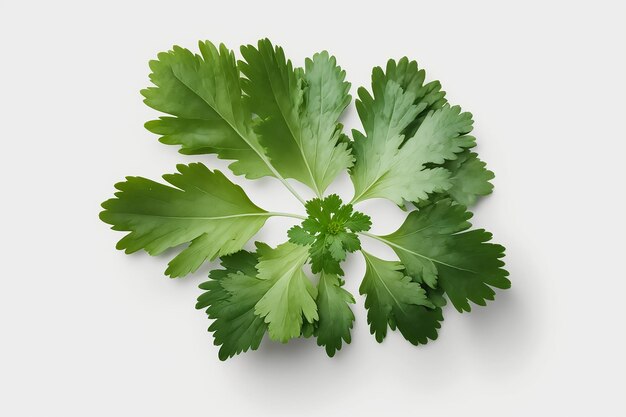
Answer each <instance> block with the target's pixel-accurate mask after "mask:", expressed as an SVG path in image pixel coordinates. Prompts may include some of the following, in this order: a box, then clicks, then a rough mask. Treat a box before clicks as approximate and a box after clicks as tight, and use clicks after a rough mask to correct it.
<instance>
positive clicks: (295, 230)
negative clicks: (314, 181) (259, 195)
mask: <svg viewBox="0 0 626 417" xmlns="http://www.w3.org/2000/svg"><path fill="white" fill-rule="evenodd" d="M305 207H306V211H307V214H308V215H309V217H308V218H307V219H306V220H304V221H303V222H302V226H294V227H292V228H291V229H289V231H288V232H287V235H288V236H289V241H290V242H293V243H296V244H298V245H303V246H308V247H310V251H309V252H310V255H311V270H312V271H313V272H314V273H317V272H320V271H324V272H326V273H328V274H336V275H340V276H342V275H343V274H344V272H343V270H342V269H341V267H340V266H339V265H340V263H341V262H342V261H343V260H345V259H346V255H347V253H348V252H354V251H357V250H359V249H360V248H361V241H360V240H359V238H358V236H357V235H356V232H364V231H367V230H369V228H370V227H371V225H372V222H371V220H370V218H369V216H367V215H365V214H363V213H360V212H358V211H357V212H353V208H352V205H351V204H346V205H342V202H341V199H340V198H339V196H338V195H336V194H331V195H329V196H328V197H326V198H325V199H323V200H322V199H319V198H314V199H312V200H309V201H307V203H306V205H305Z"/></svg>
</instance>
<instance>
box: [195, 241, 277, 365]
mask: <svg viewBox="0 0 626 417" xmlns="http://www.w3.org/2000/svg"><path fill="white" fill-rule="evenodd" d="M257 261H258V256H257V254H254V253H250V252H247V251H239V252H237V253H234V254H232V255H228V256H225V257H222V266H223V267H224V268H225V269H215V270H213V271H211V273H210V274H209V278H210V280H209V281H207V282H205V283H203V284H200V288H201V289H203V290H205V292H204V293H203V294H202V295H200V296H199V297H198V303H197V304H196V308H197V309H201V308H206V313H207V315H208V316H209V318H210V319H214V322H213V323H212V324H211V326H210V327H209V331H210V332H213V338H214V341H215V345H216V346H220V350H219V358H220V359H221V360H226V359H228V358H230V357H232V356H234V355H237V354H239V353H241V352H246V351H247V350H248V349H252V350H256V349H257V348H258V347H259V345H260V344H261V340H262V339H263V335H264V334H265V332H266V330H267V324H266V323H265V321H264V320H263V319H262V318H261V317H259V316H257V315H256V314H254V306H255V305H256V304H257V303H258V302H259V300H260V299H261V298H262V297H263V295H264V294H265V293H266V292H267V291H268V289H269V288H270V286H271V282H269V281H266V280H260V279H258V278H256V275H257V270H256V264H257Z"/></svg>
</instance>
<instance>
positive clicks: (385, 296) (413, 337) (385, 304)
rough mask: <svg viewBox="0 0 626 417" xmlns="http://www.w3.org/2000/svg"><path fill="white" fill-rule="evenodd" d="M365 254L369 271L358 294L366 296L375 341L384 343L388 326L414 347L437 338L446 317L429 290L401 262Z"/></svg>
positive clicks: (367, 270) (366, 272) (369, 320)
mask: <svg viewBox="0 0 626 417" xmlns="http://www.w3.org/2000/svg"><path fill="white" fill-rule="evenodd" d="M362 252H363V256H364V257H365V264H366V270H365V277H364V278H363V282H362V283H361V286H360V288H359V292H360V293H361V294H363V295H365V296H366V299H365V308H367V310H368V311H367V322H368V323H369V324H370V331H371V333H372V334H373V335H375V337H376V340H377V341H378V342H382V341H383V339H384V338H385V336H386V335H387V327H390V328H391V329H392V330H395V329H396V328H397V329H398V330H400V333H402V336H404V338H405V339H406V340H408V341H409V342H411V343H413V344H414V345H417V344H424V343H426V342H428V339H431V340H434V339H436V338H437V329H438V328H439V327H440V323H439V322H440V321H442V320H443V316H442V315H441V309H440V308H438V307H437V308H435V306H434V305H433V304H432V303H431V302H430V300H428V298H427V297H426V291H424V289H423V288H422V287H421V286H420V285H419V284H418V283H416V282H413V281H412V280H411V277H409V276H407V275H406V274H405V273H404V271H403V269H404V267H403V265H402V264H401V263H400V262H397V261H385V260H383V259H379V258H377V257H375V256H373V255H370V254H369V253H367V252H365V251H362Z"/></svg>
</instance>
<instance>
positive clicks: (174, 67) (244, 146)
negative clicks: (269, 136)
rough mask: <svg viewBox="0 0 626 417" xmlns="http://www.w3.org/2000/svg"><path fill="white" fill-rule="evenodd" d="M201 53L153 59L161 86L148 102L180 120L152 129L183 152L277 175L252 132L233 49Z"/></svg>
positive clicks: (251, 172)
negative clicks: (211, 156)
mask: <svg viewBox="0 0 626 417" xmlns="http://www.w3.org/2000/svg"><path fill="white" fill-rule="evenodd" d="M199 46H200V53H201V55H195V54H193V53H192V52H191V51H189V50H188V49H184V48H180V47H178V46H175V47H174V48H173V49H172V50H171V51H169V52H162V53H160V54H159V55H158V60H155V61H150V68H151V69H152V73H151V74H150V80H151V81H152V82H153V83H154V84H155V86H156V87H149V88H147V89H145V90H142V92H141V93H142V94H143V95H144V97H145V103H146V104H147V105H148V106H150V107H152V108H154V109H156V110H159V111H162V112H164V113H168V114H171V115H173V116H176V117H161V118H160V119H158V120H153V121H151V122H148V123H146V128H147V129H148V130H150V131H151V132H153V133H156V134H159V135H162V137H161V139H160V140H161V142H163V143H166V144H170V145H181V149H180V151H181V153H185V154H200V153H215V154H217V155H218V157H219V158H222V159H230V160H235V161H236V162H233V163H232V164H231V165H230V169H232V171H233V172H234V173H235V174H237V175H245V176H246V177H247V178H259V177H263V176H268V175H274V176H275V173H274V172H273V171H272V169H273V168H272V167H271V166H270V165H269V161H268V159H267V156H266V155H265V153H264V150H263V148H262V147H261V145H260V144H259V141H258V139H257V137H256V135H255V133H254V131H253V129H252V114H251V113H250V111H249V109H247V108H246V106H245V105H244V102H243V96H242V92H241V87H240V76H239V70H238V69H237V65H236V62H235V57H234V54H233V52H232V51H230V50H228V49H227V48H226V47H225V46H224V45H220V47H219V50H218V49H217V48H216V47H215V46H214V45H213V44H212V43H211V42H208V41H205V42H200V43H199Z"/></svg>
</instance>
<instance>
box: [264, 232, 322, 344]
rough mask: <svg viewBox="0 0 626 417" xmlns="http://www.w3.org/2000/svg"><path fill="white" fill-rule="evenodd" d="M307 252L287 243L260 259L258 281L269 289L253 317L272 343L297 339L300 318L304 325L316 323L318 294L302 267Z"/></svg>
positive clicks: (299, 331)
mask: <svg viewBox="0 0 626 417" xmlns="http://www.w3.org/2000/svg"><path fill="white" fill-rule="evenodd" d="M308 257H309V253H308V248H307V247H306V246H299V245H296V244H293V243H290V242H287V243H283V244H282V245H280V246H278V247H277V248H276V249H270V250H267V251H265V253H262V254H261V256H260V257H259V263H258V264H257V270H258V271H259V274H258V277H259V279H261V280H266V281H267V282H268V283H269V285H270V286H271V287H270V288H269V290H268V291H267V292H266V293H265V295H263V297H262V298H261V299H260V300H259V302H258V303H257V304H256V306H255V314H257V315H258V316H260V317H263V318H264V319H265V322H266V323H267V324H268V329H269V335H270V337H271V338H272V339H274V340H278V341H280V342H283V343H286V342H287V341H288V340H289V339H291V338H294V337H299V336H300V334H301V330H302V322H303V316H304V318H305V319H306V321H307V322H309V323H313V322H314V321H316V320H317V319H318V315H317V305H316V304H315V297H316V296H317V290H316V288H315V287H314V286H313V284H312V283H311V281H310V280H309V278H308V277H307V276H306V275H305V273H304V271H303V270H302V266H303V265H304V263H305V262H306V260H307V258H308Z"/></svg>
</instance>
